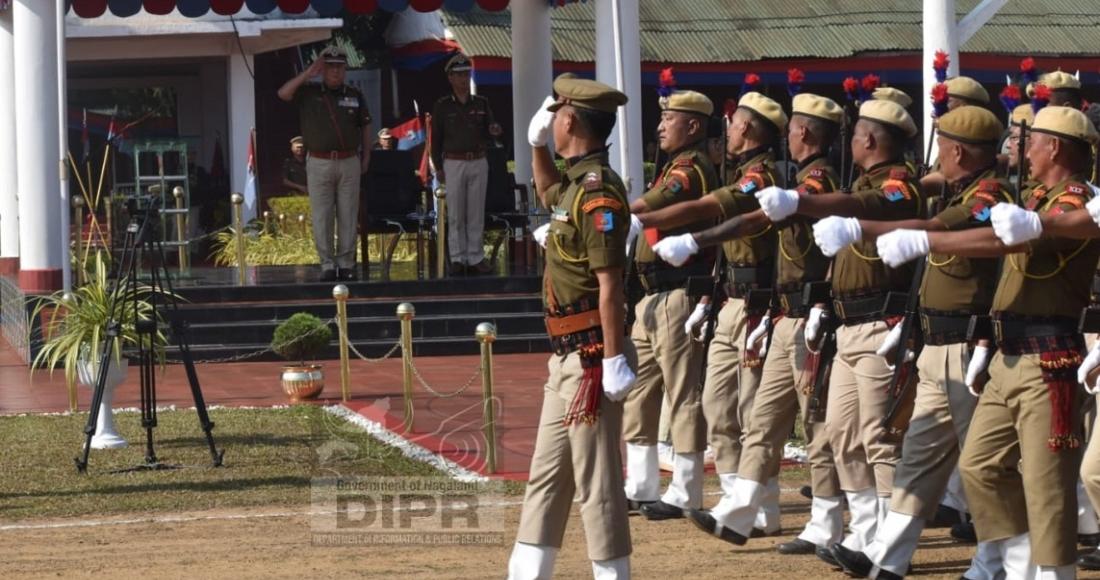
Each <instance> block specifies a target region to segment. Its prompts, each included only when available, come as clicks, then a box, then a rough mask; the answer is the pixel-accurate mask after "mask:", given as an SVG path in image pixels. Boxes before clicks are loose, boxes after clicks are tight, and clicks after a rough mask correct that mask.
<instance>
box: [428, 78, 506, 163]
mask: <svg viewBox="0 0 1100 580" xmlns="http://www.w3.org/2000/svg"><path fill="white" fill-rule="evenodd" d="M493 123H495V121H494V120H493V110H492V109H490V108H489V99H486V98H485V97H482V96H479V95H470V97H469V98H468V99H466V103H465V104H463V103H461V102H459V100H458V97H456V96H454V95H453V94H452V95H448V96H446V97H443V98H441V99H439V100H438V101H436V102H435V107H434V108H432V163H434V164H435V168H436V170H442V169H443V157H444V154H445V153H451V154H454V155H463V154H466V153H474V154H478V153H485V150H486V149H488V148H489V142H490V141H491V140H492V138H491V137H490V136H489V126H490V125H492V124H493Z"/></svg>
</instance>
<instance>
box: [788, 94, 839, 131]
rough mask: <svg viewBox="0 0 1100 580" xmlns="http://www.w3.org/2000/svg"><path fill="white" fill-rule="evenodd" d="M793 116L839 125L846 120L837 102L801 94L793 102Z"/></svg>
mask: <svg viewBox="0 0 1100 580" xmlns="http://www.w3.org/2000/svg"><path fill="white" fill-rule="evenodd" d="M791 114H792V115H804V116H807V117H816V118H818V119H821V120H822V121H829V122H830V123H836V124H837V125H839V124H840V123H841V121H843V120H844V109H841V108H840V105H838V104H836V101H834V100H832V99H828V98H825V97H822V96H818V95H814V94H811V93H799V94H797V95H795V96H794V100H793V101H791Z"/></svg>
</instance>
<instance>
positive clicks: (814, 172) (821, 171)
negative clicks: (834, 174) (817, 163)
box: [809, 167, 825, 179]
mask: <svg viewBox="0 0 1100 580" xmlns="http://www.w3.org/2000/svg"><path fill="white" fill-rule="evenodd" d="M809 177H812V178H814V179H822V178H824V177H825V168H823V167H814V168H813V169H811V170H810V173H809Z"/></svg>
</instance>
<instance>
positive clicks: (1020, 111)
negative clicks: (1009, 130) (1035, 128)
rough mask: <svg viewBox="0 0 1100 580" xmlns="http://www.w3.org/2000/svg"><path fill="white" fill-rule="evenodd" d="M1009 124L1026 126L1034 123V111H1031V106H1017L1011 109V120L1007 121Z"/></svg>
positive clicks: (1027, 104) (1026, 104)
mask: <svg viewBox="0 0 1100 580" xmlns="http://www.w3.org/2000/svg"><path fill="white" fill-rule="evenodd" d="M1009 122H1011V123H1012V124H1013V125H1019V124H1020V123H1021V122H1024V123H1027V124H1028V125H1031V124H1033V123H1035V111H1032V110H1031V104H1030V103H1025V104H1023V105H1017V106H1016V108H1015V109H1012V118H1011V119H1009Z"/></svg>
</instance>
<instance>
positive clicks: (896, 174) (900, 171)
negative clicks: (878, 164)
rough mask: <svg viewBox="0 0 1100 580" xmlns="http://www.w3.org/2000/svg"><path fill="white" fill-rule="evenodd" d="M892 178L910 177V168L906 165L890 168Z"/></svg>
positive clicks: (902, 178)
mask: <svg viewBox="0 0 1100 580" xmlns="http://www.w3.org/2000/svg"><path fill="white" fill-rule="evenodd" d="M890 179H899V180H904V179H909V170H908V169H905V168H904V167H895V168H894V169H891V170H890Z"/></svg>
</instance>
